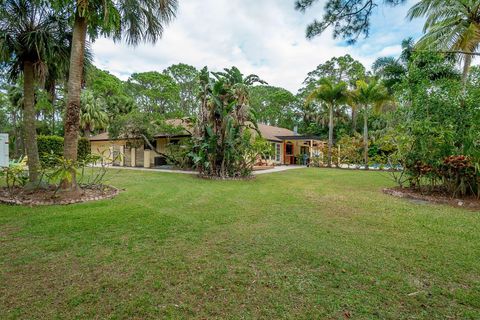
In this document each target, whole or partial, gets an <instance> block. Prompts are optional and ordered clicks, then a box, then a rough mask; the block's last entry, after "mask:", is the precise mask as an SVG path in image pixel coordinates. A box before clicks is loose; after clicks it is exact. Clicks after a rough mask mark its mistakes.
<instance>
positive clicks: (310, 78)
mask: <svg viewBox="0 0 480 320" xmlns="http://www.w3.org/2000/svg"><path fill="white" fill-rule="evenodd" d="M365 73H366V71H365V67H364V66H363V64H362V63H361V62H359V61H358V60H355V59H353V58H352V56H350V55H349V54H347V55H344V56H341V57H334V58H332V59H330V60H328V61H326V62H325V63H322V64H320V65H318V66H317V68H316V69H315V70H313V71H311V72H309V73H308V75H307V77H306V79H305V81H304V82H303V83H304V85H305V87H303V88H302V89H300V95H303V96H306V95H308V94H309V93H310V92H312V90H314V89H315V88H316V87H317V86H318V82H319V80H320V79H323V78H329V79H331V80H332V81H334V82H340V81H342V82H345V83H346V84H347V87H348V88H349V89H353V88H354V87H355V82H356V81H357V80H359V79H363V78H365ZM312 107H313V108H314V109H319V106H316V108H315V106H312ZM341 111H342V110H340V109H337V110H336V112H337V113H338V114H337V116H338V118H339V119H341V118H348V117H346V116H345V115H344V114H341V113H342V112H341ZM318 112H321V110H319V111H318ZM325 114H326V116H327V117H328V110H325ZM351 120H352V122H351V123H352V130H353V131H354V132H355V131H356V123H357V112H356V109H352V118H351Z"/></svg>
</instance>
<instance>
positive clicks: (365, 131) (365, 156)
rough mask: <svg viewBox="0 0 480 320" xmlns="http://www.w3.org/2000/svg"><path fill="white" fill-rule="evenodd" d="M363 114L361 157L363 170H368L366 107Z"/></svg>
mask: <svg viewBox="0 0 480 320" xmlns="http://www.w3.org/2000/svg"><path fill="white" fill-rule="evenodd" d="M363 110H364V114H363V149H364V150H363V157H364V161H365V170H368V112H367V107H364V109H363Z"/></svg>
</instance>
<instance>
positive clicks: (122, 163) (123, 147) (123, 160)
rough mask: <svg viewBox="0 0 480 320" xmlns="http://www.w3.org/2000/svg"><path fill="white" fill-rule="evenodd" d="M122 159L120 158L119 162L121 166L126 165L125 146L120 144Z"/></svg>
mask: <svg viewBox="0 0 480 320" xmlns="http://www.w3.org/2000/svg"><path fill="white" fill-rule="evenodd" d="M119 149H120V159H118V160H119V164H120V167H124V166H125V146H120V148H119Z"/></svg>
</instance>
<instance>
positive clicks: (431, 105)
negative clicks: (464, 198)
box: [391, 52, 480, 196]
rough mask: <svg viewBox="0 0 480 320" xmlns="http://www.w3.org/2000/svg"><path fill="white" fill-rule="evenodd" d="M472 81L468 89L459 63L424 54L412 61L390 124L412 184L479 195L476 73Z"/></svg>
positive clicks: (479, 137)
mask: <svg viewBox="0 0 480 320" xmlns="http://www.w3.org/2000/svg"><path fill="white" fill-rule="evenodd" d="M474 70H475V69H474ZM470 79H471V80H472V83H471V84H468V85H467V86H466V87H464V86H463V84H462V79H461V75H460V74H459V73H458V72H457V70H456V69H455V65H454V62H452V61H451V60H448V59H445V56H444V55H442V54H438V53H425V52H421V53H417V54H416V55H415V57H414V59H412V63H410V65H409V69H408V73H407V76H406V77H405V78H404V80H403V81H402V83H401V86H399V88H398V93H397V96H398V101H399V102H400V107H399V108H398V109H397V111H396V112H395V116H394V117H392V119H393V120H392V123H391V125H392V126H393V128H394V130H395V134H394V137H395V141H396V144H397V148H398V154H399V156H398V159H399V160H400V163H401V165H402V167H403V168H405V169H406V174H407V175H408V177H409V182H410V185H411V186H413V187H418V188H419V187H421V186H422V185H428V186H429V188H430V189H433V188H438V187H439V186H441V187H443V188H444V189H445V190H446V191H448V192H449V193H450V194H451V195H452V196H455V195H457V194H462V195H464V194H467V193H472V192H474V193H476V194H477V195H478V193H479V190H478V172H477V176H475V169H474V167H475V165H476V166H477V167H478V163H479V162H480V152H479V151H478V150H479V141H480V130H479V127H478V120H479V117H480V110H479V109H478V100H477V99H478V97H479V95H480V91H479V89H478V86H476V85H475V83H478V79H477V80H475V79H476V76H475V74H472V75H471V77H470Z"/></svg>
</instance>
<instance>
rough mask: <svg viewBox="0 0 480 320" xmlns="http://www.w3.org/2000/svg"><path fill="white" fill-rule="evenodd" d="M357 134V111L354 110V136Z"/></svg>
mask: <svg viewBox="0 0 480 320" xmlns="http://www.w3.org/2000/svg"><path fill="white" fill-rule="evenodd" d="M356 132H357V109H356V108H352V134H354V133H356Z"/></svg>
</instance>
